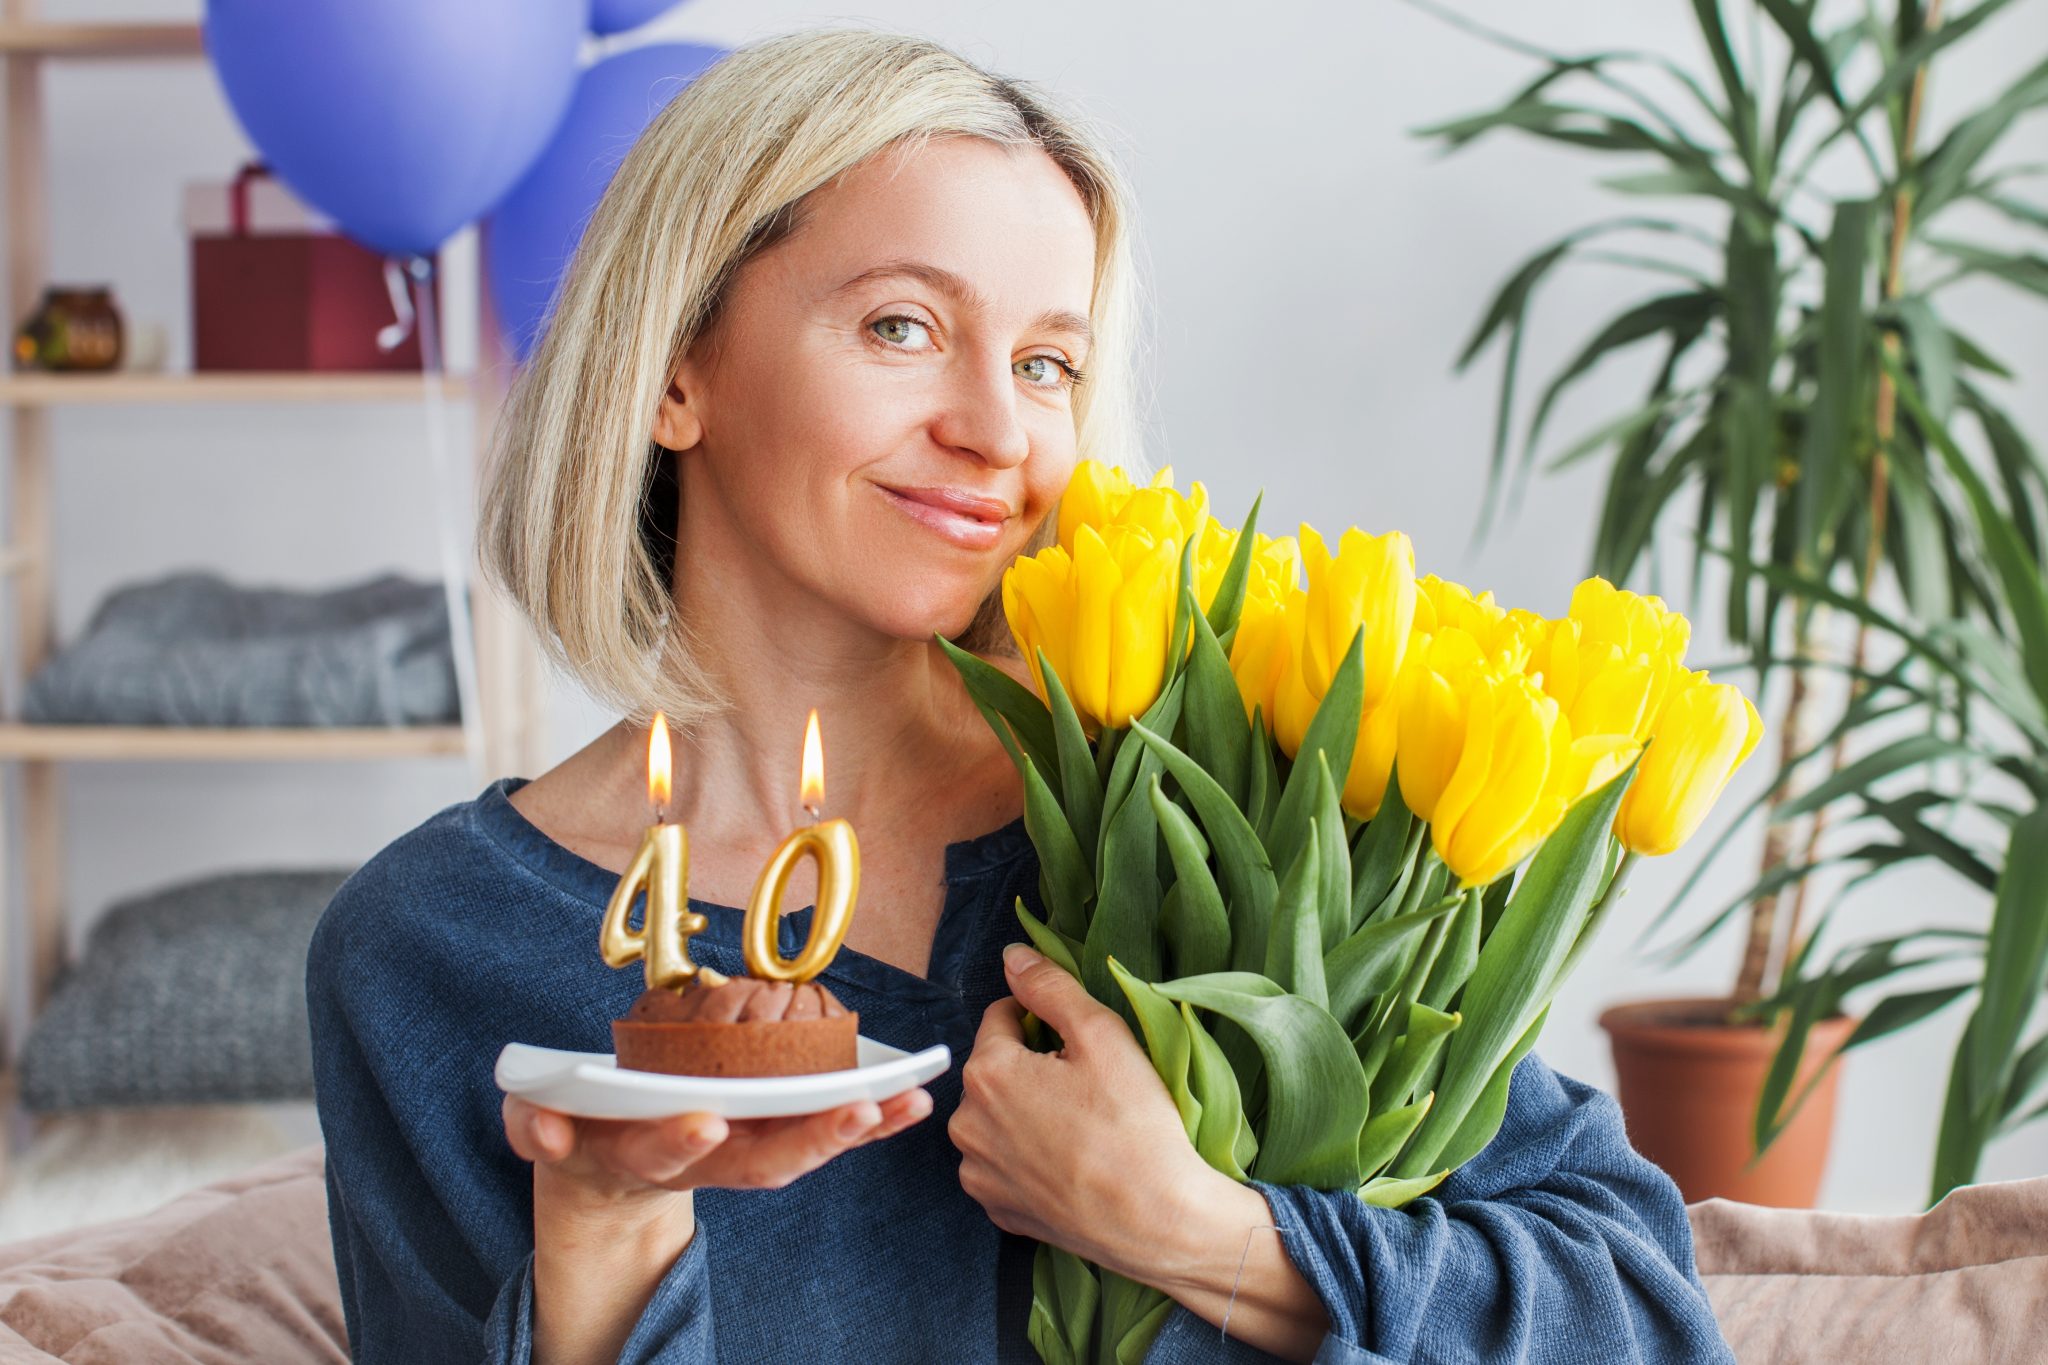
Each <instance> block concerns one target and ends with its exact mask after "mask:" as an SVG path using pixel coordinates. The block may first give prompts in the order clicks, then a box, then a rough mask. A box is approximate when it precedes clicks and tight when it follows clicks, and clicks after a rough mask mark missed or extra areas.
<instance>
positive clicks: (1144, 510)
mask: <svg viewBox="0 0 2048 1365" xmlns="http://www.w3.org/2000/svg"><path fill="white" fill-rule="evenodd" d="M1208 510H1209V490H1208V489H1206V488H1204V487H1203V486H1202V485H1201V484H1199V483H1197V484H1196V485H1195V486H1194V487H1193V489H1191V490H1190V491H1189V492H1188V493H1185V494H1183V493H1181V492H1179V491H1178V490H1176V489H1175V488H1174V486H1173V466H1172V465H1167V466H1166V467H1165V468H1164V469H1161V470H1160V471H1159V472H1158V473H1157V474H1154V475H1153V476H1152V482H1151V483H1149V484H1147V485H1145V486H1144V487H1142V488H1140V487H1138V486H1137V485H1135V484H1133V483H1132V482H1131V476H1130V475H1128V474H1126V473H1125V472H1124V471H1123V470H1121V469H1118V468H1116V467H1115V466H1114V465H1107V464H1104V463H1103V462H1102V461H1100V460H1083V461H1081V462H1080V463H1079V464H1077V465H1075V466H1074V473H1073V475H1072V477H1071V478H1070V479H1069V480H1068V481H1067V487H1066V491H1065V492H1063V493H1061V494H1060V510H1059V545H1060V548H1061V549H1063V550H1065V551H1066V552H1067V553H1068V554H1072V553H1073V552H1074V536H1075V533H1076V532H1077V531H1078V530H1079V529H1080V528H1081V527H1083V526H1093V527H1094V528H1095V529H1096V530H1097V531H1098V532H1099V531H1102V530H1104V529H1106V528H1107V527H1109V526H1111V525H1114V524H1117V523H1120V522H1129V523H1133V524H1136V525H1141V526H1144V527H1145V528H1146V529H1147V530H1149V531H1151V533H1152V535H1153V537H1154V538H1155V539H1159V540H1164V539H1166V538H1168V536H1169V535H1171V536H1173V537H1174V538H1176V539H1178V540H1181V541H1182V542H1183V543H1185V541H1186V538H1187V537H1188V536H1189V535H1192V534H1195V533H1197V532H1199V531H1201V530H1202V529H1203V522H1204V520H1205V519H1206V518H1207V514H1208ZM1169 527H1177V528H1178V530H1170V529H1169Z"/></svg>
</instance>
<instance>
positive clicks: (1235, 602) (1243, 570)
mask: <svg viewBox="0 0 2048 1365" xmlns="http://www.w3.org/2000/svg"><path fill="white" fill-rule="evenodd" d="M1265 500H1266V495H1265V493H1263V492H1261V493H1260V494H1259V495H1258V496H1257V497H1255V498H1253V499H1252V510H1251V511H1250V512H1247V513H1246V514H1245V518H1244V525H1243V526H1242V527H1241V528H1239V530H1238V533H1237V546H1236V548H1235V549H1233V550H1232V551H1231V552H1230V563H1229V564H1227V565H1225V566H1224V569H1223V577H1222V579H1221V580H1220V581H1219V582H1218V583H1217V584H1216V596H1215V599H1214V600H1212V601H1211V602H1210V603H1209V616H1208V626H1209V629H1210V630H1211V631H1213V632H1215V633H1216V634H1217V635H1226V634H1228V633H1229V632H1231V631H1233V630H1235V629H1237V618H1238V613H1239V612H1241V611H1242V610H1243V609H1244V590H1245V585H1246V584H1247V583H1248V582H1249V581H1250V579H1251V567H1252V549H1253V542H1254V541H1256V540H1257V539H1258V536H1257V534H1256V532H1257V530H1258V526H1259V504H1260V503H1262V502H1264V501H1265Z"/></svg>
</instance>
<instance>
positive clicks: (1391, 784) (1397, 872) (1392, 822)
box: [1350, 773, 1415, 930]
mask: <svg viewBox="0 0 2048 1365" xmlns="http://www.w3.org/2000/svg"><path fill="white" fill-rule="evenodd" d="M1414 824H1415V817H1414V816H1413V815H1412V814H1410V813H1409V810H1408V803H1407V802H1405V801H1403V800H1402V799H1401V781H1400V777H1399V775H1398V774H1395V773H1389V774H1388V775H1387V791H1386V795H1384V796H1382V797H1381V798H1380V808H1379V812H1378V814H1376V815H1374V816H1373V817H1372V819H1371V820H1370V821H1368V822H1367V823H1366V826H1365V833H1364V834H1362V835H1360V836H1359V839H1358V846H1357V847H1356V848H1354V849H1352V851H1351V924H1350V928H1351V929H1353V930H1356V929H1357V928H1358V926H1360V925H1361V924H1364V923H1365V921H1366V918H1367V917H1368V916H1369V915H1370V914H1371V913H1372V912H1373V910H1374V909H1376V908H1377V907H1378V906H1379V904H1380V903H1381V902H1382V901H1384V900H1385V899H1386V898H1387V896H1388V895H1389V894H1391V893H1392V892H1393V890H1394V886H1395V884H1396V883H1397V882H1402V881H1404V880H1405V878H1406V877H1407V876H1408V875H1409V874H1410V873H1411V871H1412V869H1413V868H1414V866H1415V852H1414V850H1413V849H1412V848H1411V847H1410V846H1409V841H1408V832H1409V828H1410V827H1411V826H1412V825H1414Z"/></svg>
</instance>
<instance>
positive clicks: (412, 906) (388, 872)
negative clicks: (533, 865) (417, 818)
mask: <svg viewBox="0 0 2048 1365" xmlns="http://www.w3.org/2000/svg"><path fill="white" fill-rule="evenodd" d="M506 786H507V781H505V780H501V781H499V782H496V783H493V784H492V785H491V786H490V787H488V788H486V789H485V790H484V791H483V793H482V794H481V795H479V796H477V797H475V798H473V799H471V800H468V801H458V802H455V803H453V804H451V805H448V806H446V807H443V808H442V809H441V810H439V811H437V812H435V813H434V814H433V815H430V816H428V817H427V818H426V819H425V820H423V821H421V822H420V823H419V824H417V825H415V826H414V827H413V828H411V829H409V830H407V831H406V832H405V833H403V834H401V835H399V836H398V837H397V838H396V839H393V840H392V841H391V842H390V843H389V844H386V845H385V846H384V847H383V848H382V849H379V850H378V851H377V852H376V853H375V854H374V855H373V856H372V857H371V858H370V859H369V861H367V862H365V863H364V864H363V865H362V866H361V867H359V868H357V869H356V870H355V872H354V873H352V874H351V875H350V876H349V878H348V879H347V880H346V881H344V882H343V883H342V884H341V886H340V887H339V888H338V889H337V890H336V891H335V893H334V897H333V899H332V900H330V901H329V902H328V904H327V908H326V910H325V911H323V912H322V914H321V916H320V920H319V923H318V925H317V926H316V927H315V929H314V934H313V945H312V956H313V959H314V961H315V962H316V963H324V964H326V965H329V966H330V967H331V966H337V965H341V964H343V963H347V962H359V961H361V960H362V959H363V957H364V956H365V955H366V954H375V955H376V956H377V957H380V958H396V959H404V958H407V957H414V958H418V957H421V956H424V957H426V958H428V959H432V958H435V957H439V956H441V955H443V954H445V953H448V952H455V951H460V947H461V945H462V943H463V942H464V941H465V940H468V939H469V938H470V935H469V932H468V931H469V930H470V929H471V927H472V922H473V921H475V920H476V919H478V918H479V917H480V916H483V915H485V914H487V913H489V912H490V910H491V908H492V907H493V906H494V905H499V904H502V903H503V900H504V897H505V894H506V891H507V888H508V885H510V884H511V883H512V882H514V881H515V880H516V878H517V873H518V871H519V863H518V857H517V853H516V850H513V849H510V848H506V847H504V846H503V845H502V844H500V843H499V842H498V840H497V839H495V838H494V837H493V835H492V834H491V832H490V829H489V818H488V817H489V813H490V811H491V809H492V808H493V807H494V806H495V805H496V804H498V803H502V802H503V801H504V800H505V790H504V789H505V787H506Z"/></svg>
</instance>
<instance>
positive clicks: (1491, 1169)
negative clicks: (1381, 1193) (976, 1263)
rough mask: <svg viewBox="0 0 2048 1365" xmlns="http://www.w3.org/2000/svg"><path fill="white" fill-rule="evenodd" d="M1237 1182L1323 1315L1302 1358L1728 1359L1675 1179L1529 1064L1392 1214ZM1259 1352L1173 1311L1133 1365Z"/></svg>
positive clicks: (1594, 1100)
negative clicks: (1474, 1132) (1498, 1117)
mask: <svg viewBox="0 0 2048 1365" xmlns="http://www.w3.org/2000/svg"><path fill="white" fill-rule="evenodd" d="M1251 1183H1252V1185H1253V1187H1254V1188H1256V1189H1257V1190H1258V1191H1259V1192H1260V1193H1261V1194H1263V1195H1265V1196H1266V1201H1267V1203H1268V1204H1270V1205H1271V1206H1272V1209H1273V1215H1274V1218H1273V1221H1274V1224H1275V1225H1276V1226H1277V1227H1278V1228H1279V1229H1281V1231H1280V1233H1279V1234H1278V1235H1279V1236H1280V1238H1281V1243H1282V1245H1283V1246H1285V1247H1286V1249H1287V1252H1288V1255H1289V1257H1290V1259H1292V1260H1293V1262H1294V1265H1295V1267H1296V1268H1297V1269H1298V1270H1300V1271H1301V1273H1302V1275H1303V1276H1304V1277H1305V1278H1306V1279H1307V1280H1308V1282H1309V1283H1310V1284H1311V1285H1312V1286H1314V1288H1315V1291H1316V1294H1317V1296H1318V1297H1320V1298H1321V1299H1322V1301H1323V1306H1324V1308H1325V1309H1326V1310H1327V1311H1328V1313H1329V1315H1330V1332H1329V1335H1328V1336H1326V1337H1325V1338H1324V1339H1323V1344H1322V1348H1321V1350H1319V1351H1318V1352H1317V1354H1316V1357H1315V1359H1316V1365H1389V1363H1390V1362H1397V1361H1398V1362H1403V1365H1409V1363H1410V1362H1412V1365H1433V1363H1434V1362H1461V1363H1469V1362H1483V1361H1517V1362H1528V1363H1529V1365H1624V1362H1632V1361H1643V1362H1657V1363H1658V1365H1690V1363H1691V1362H1714V1363H1715V1365H1723V1363H1726V1365H1732V1362H1733V1361H1734V1355H1733V1353H1732V1352H1730V1350H1729V1349H1728V1345H1727V1343H1726V1341H1725V1340H1724V1339H1723V1338H1722V1336H1721V1330H1720V1327H1719V1326H1718V1325H1717V1324H1716V1322H1715V1320H1714V1313H1713V1308H1712V1305H1711V1304H1710V1303H1709V1302H1708V1299H1707V1295H1706V1290H1705V1288H1704V1286H1702V1285H1701V1283H1700V1280H1699V1273H1698V1271H1697V1270H1696V1269H1695V1267H1694V1265H1693V1253H1692V1231H1691V1227H1690V1225H1689V1224H1688V1223H1687V1221H1686V1216H1685V1204H1684V1202H1683V1200H1682V1199H1681V1198H1680V1196H1679V1193H1678V1187H1677V1186H1675V1185H1674V1184H1672V1183H1671V1179H1670V1177H1669V1176H1667V1175H1665V1174H1664V1172H1663V1171H1662V1170H1660V1169H1658V1168H1657V1167H1656V1166H1655V1165H1652V1164H1651V1163H1650V1162H1649V1161H1647V1160H1646V1159H1644V1158H1643V1157H1642V1156H1641V1155H1639V1154H1638V1153H1637V1152H1636V1151H1635V1150H1634V1149H1633V1148H1631V1147H1630V1146H1629V1144H1628V1137H1627V1134H1626V1131H1625V1130H1624V1128H1623V1126H1622V1119H1621V1109H1620V1106H1619V1105H1617V1104H1616V1103H1615V1102H1614V1099H1613V1098H1612V1097H1611V1096H1609V1095H1606V1094H1604V1093H1602V1092H1601V1091H1599V1090H1596V1089H1594V1088H1593V1087H1591V1086H1588V1085H1584V1084H1582V1083H1580V1082H1578V1081H1575V1080H1572V1079H1571V1078H1569V1077H1567V1076H1562V1075H1559V1074H1558V1073H1557V1072H1555V1071H1552V1070H1551V1069H1550V1068H1549V1067H1548V1066H1547V1065H1545V1064H1544V1063H1543V1062H1542V1061H1540V1060H1538V1059H1537V1058H1535V1057H1533V1056H1532V1057H1528V1058H1525V1059H1524V1060H1523V1061H1522V1063H1521V1064H1520V1065H1519V1066H1518V1067H1517V1068H1516V1069H1515V1075H1514V1079H1513V1082H1512V1084H1511V1085H1510V1088H1509V1096H1508V1109H1507V1114H1506V1116H1505V1118H1504V1119H1503V1120H1502V1123H1501V1130H1500V1132H1499V1134H1498V1135H1496V1136H1495V1138H1494V1140H1493V1142H1492V1143H1491V1144H1490V1145H1489V1146H1488V1147H1487V1148H1486V1150H1485V1151H1483V1152H1481V1153H1480V1154H1479V1155H1478V1156H1477V1157H1475V1158H1473V1159H1472V1160H1471V1161H1469V1162H1467V1163H1466V1164H1465V1165H1464V1166H1462V1167H1460V1168H1459V1169H1458V1170H1457V1171H1454V1172H1453V1173H1452V1174H1451V1175H1450V1177H1449V1178H1447V1179H1446V1180H1445V1181H1444V1183H1443V1184H1442V1185H1440V1186H1438V1187H1437V1189H1436V1191H1435V1192H1434V1194H1432V1195H1427V1196H1424V1197H1423V1198H1420V1199H1416V1200H1414V1201H1412V1202H1410V1203H1409V1204H1408V1205H1407V1206H1406V1207H1404V1208H1400V1209H1381V1208H1374V1207H1371V1206H1370V1205H1367V1204H1366V1203H1364V1202H1363V1201H1361V1200H1360V1199H1359V1198H1358V1197H1357V1196H1356V1195H1354V1194H1351V1193H1347V1192H1343V1191H1335V1192H1333V1191H1327V1190H1317V1189H1311V1188H1309V1187H1308V1186H1306V1185H1269V1184H1266V1183H1263V1182H1261V1181H1257V1180H1254V1181H1252V1182H1251ZM1265 1235H1269V1236H1270V1235H1273V1234H1265ZM1226 1348H1227V1350H1228V1353H1227V1354H1226ZM1268 1358H1269V1357H1267V1356H1265V1355H1264V1353H1262V1352H1258V1351H1255V1350H1253V1349H1252V1348H1250V1347H1248V1346H1245V1345H1244V1344H1243V1343H1241V1342H1230V1343H1225V1342H1222V1341H1221V1340H1219V1335H1218V1332H1217V1329H1216V1327H1215V1326H1214V1325H1212V1324H1210V1323H1208V1322H1205V1321H1203V1320H1201V1319H1200V1318H1197V1317H1195V1315H1194V1314H1192V1313H1189V1312H1188V1311H1187V1310H1186V1309H1185V1308H1181V1307H1179V1306H1176V1307H1175V1309H1174V1311H1173V1313H1172V1316H1171V1317H1169V1319H1168V1321H1167V1323H1166V1326H1165V1328H1164V1329H1163V1330H1162V1331H1161V1333H1160V1337H1159V1340H1158V1341H1157V1342H1156V1343H1155V1348H1154V1351H1153V1353H1151V1354H1149V1355H1148V1356H1147V1362H1148V1365H1163V1363H1164V1362H1169V1361H1171V1362H1179V1361H1188V1362H1193V1361H1197V1360H1204V1361H1222V1360H1226V1359H1227V1360H1263V1359H1268Z"/></svg>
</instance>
